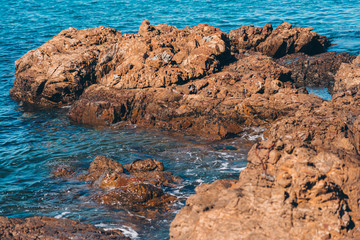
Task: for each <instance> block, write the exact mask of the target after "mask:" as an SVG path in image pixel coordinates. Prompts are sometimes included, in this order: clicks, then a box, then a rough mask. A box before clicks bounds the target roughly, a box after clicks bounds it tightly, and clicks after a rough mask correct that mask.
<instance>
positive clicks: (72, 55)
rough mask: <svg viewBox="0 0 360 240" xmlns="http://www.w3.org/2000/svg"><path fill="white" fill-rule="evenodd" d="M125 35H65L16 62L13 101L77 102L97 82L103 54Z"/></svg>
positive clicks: (94, 32)
mask: <svg viewBox="0 0 360 240" xmlns="http://www.w3.org/2000/svg"><path fill="white" fill-rule="evenodd" d="M120 35H121V33H120V32H118V31H116V30H115V29H112V28H104V27H98V28H95V29H83V30H77V29H75V28H69V29H66V30H63V31H61V32H60V33H59V34H58V35H56V36H55V37H54V38H52V39H51V40H49V41H47V42H46V43H45V44H44V45H42V46H40V47H39V48H37V49H35V50H32V51H29V52H28V53H27V54H25V55H24V56H23V57H21V58H20V59H18V60H17V61H16V62H15V78H16V80H15V83H14V87H13V88H12V89H11V91H10V94H11V96H12V97H14V98H15V99H17V100H19V101H23V102H25V103H31V104H38V105H42V106H62V105H66V104H68V103H71V102H73V101H74V100H76V99H77V98H78V97H79V96H80V95H81V94H82V92H83V91H84V89H85V88H86V87H88V86H89V85H91V84H93V83H95V82H96V74H97V73H96V70H97V69H96V68H97V64H98V61H99V58H100V57H101V54H100V53H101V52H103V51H104V50H105V49H107V48H109V47H110V46H111V45H112V44H115V43H116V42H117V41H118V38H120Z"/></svg>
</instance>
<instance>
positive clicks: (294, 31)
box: [229, 22, 329, 58]
mask: <svg viewBox="0 0 360 240" xmlns="http://www.w3.org/2000/svg"><path fill="white" fill-rule="evenodd" d="M312 30H313V28H312V27H308V28H303V27H292V25H291V24H290V23H287V22H284V23H282V24H281V25H279V26H278V27H277V28H275V29H273V28H272V26H271V25H270V24H265V25H264V27H254V26H253V25H244V26H241V27H240V28H238V29H236V30H232V31H230V33H229V38H230V39H231V40H232V42H233V45H234V46H235V47H236V48H239V49H247V50H254V51H259V52H262V53H264V54H265V55H268V56H271V57H274V58H279V57H282V56H285V55H286V54H290V53H297V52H303V53H306V54H310V55H314V54H318V53H322V52H324V51H325V49H326V48H327V47H328V46H329V41H328V40H327V38H326V37H324V36H319V35H318V34H317V33H316V32H314V31H312Z"/></svg>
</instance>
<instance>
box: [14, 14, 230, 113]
mask: <svg viewBox="0 0 360 240" xmlns="http://www.w3.org/2000/svg"><path fill="white" fill-rule="evenodd" d="M229 58H231V56H230V52H229V49H228V45H227V37H226V34H224V33H223V32H221V31H220V30H219V29H217V28H215V27H212V26H210V25H207V24H201V25H198V26H195V27H192V28H185V29H177V28H175V27H171V26H167V25H159V26H155V27H153V26H151V25H150V23H149V21H147V20H146V21H144V22H143V23H142V25H141V26H140V29H139V34H124V35H121V33H120V32H118V31H116V30H115V29H112V28H104V27H99V28H96V29H84V30H76V29H74V28H69V29H67V30H64V31H62V32H61V33H59V34H58V35H56V36H55V37H54V38H53V39H51V40H49V41H48V42H46V43H45V44H44V45H42V46H41V47H39V48H38V49H35V50H33V51H30V52H28V53H27V54H26V55H24V56H23V57H22V58H20V59H19V60H18V61H16V64H15V68H16V73H15V77H16V81H15V83H14V88H13V89H12V90H11V91H10V93H11V95H12V96H13V97H14V98H16V99H17V100H21V101H24V102H29V103H32V104H39V105H43V106H61V105H64V104H68V103H72V102H73V101H75V100H76V99H77V98H78V97H79V96H80V95H81V94H82V92H83V90H84V89H85V88H86V87H88V86H89V85H91V84H94V83H100V84H101V85H104V86H111V87H113V88H116V89H133V88H147V87H165V86H169V85H172V84H178V83H181V84H182V83H185V82H188V81H190V80H193V79H197V78H200V77H203V76H205V75H208V74H210V73H213V72H216V71H219V70H220V68H221V67H222V66H223V65H224V64H226V63H227V62H228V61H229Z"/></svg>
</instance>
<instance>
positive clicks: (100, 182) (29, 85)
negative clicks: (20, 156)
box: [11, 21, 360, 239]
mask: <svg viewBox="0 0 360 240" xmlns="http://www.w3.org/2000/svg"><path fill="white" fill-rule="evenodd" d="M328 45H329V43H328V40H327V39H326V38H325V37H322V36H319V35H317V34H316V33H315V32H314V31H312V28H300V27H294V28H293V27H292V26H291V24H288V23H283V24H281V25H280V26H278V27H277V28H276V29H272V27H271V25H265V26H264V27H263V28H256V27H254V26H242V27H241V28H239V29H237V30H234V31H231V32H230V33H229V34H226V33H223V32H221V31H220V30H219V29H217V28H215V27H212V26H209V25H206V24H200V25H198V26H195V27H191V28H189V27H187V28H184V29H177V28H175V27H172V26H169V25H164V24H160V25H158V26H151V25H150V23H149V22H148V21H144V22H143V23H142V24H141V26H140V28H139V32H138V34H121V33H120V32H118V31H116V30H114V29H110V28H97V29H90V30H76V29H68V30H64V31H63V32H61V33H60V34H59V35H57V36H55V37H54V39H52V40H50V41H49V42H47V43H45V44H44V45H43V46H41V47H40V48H38V49H37V50H34V51H31V52H29V53H28V54H26V55H25V56H24V57H22V58H21V59H19V60H18V61H17V62H16V81H15V84H14V88H13V89H12V90H11V95H12V96H13V97H15V98H16V99H18V100H21V101H24V102H29V103H34V104H40V105H42V106H62V105H64V104H70V103H73V105H72V107H71V109H70V112H69V117H70V119H71V120H72V121H74V122H77V123H82V124H86V125H95V126H97V125H110V124H117V126H121V125H124V124H128V123H129V124H136V125H137V126H140V127H151V128H159V129H163V130H171V131H178V132H181V134H186V135H197V136H202V137H206V138H212V139H221V138H227V137H232V136H236V135H237V134H239V133H241V132H242V131H244V129H246V128H247V127H249V126H262V127H264V126H265V127H267V128H268V130H267V131H266V133H265V136H266V137H267V138H268V139H267V140H265V141H262V142H260V143H257V144H255V145H254V146H253V148H252V149H251V150H250V152H249V154H248V161H249V163H248V166H247V168H246V169H245V170H244V171H243V172H241V174H240V177H239V180H220V181H216V182H215V183H212V184H204V185H202V186H200V187H198V188H197V189H196V192H197V193H196V194H195V195H194V196H191V197H190V198H189V199H188V201H187V206H186V207H185V208H184V209H182V210H181V211H180V212H179V214H178V215H177V216H176V218H175V220H174V221H173V223H172V226H171V229H170V236H171V238H172V239H314V238H315V239H329V238H333V239H341V238H344V239H348V238H359V237H360V234H359V231H358V230H357V229H358V225H359V224H360V217H359V207H358V204H359V201H360V200H359V199H360V196H358V193H359V187H360V185H359V182H360V181H359V179H358V178H359V177H358V176H360V175H359V173H360V172H359V170H360V168H359V166H360V165H359V160H360V159H359V151H360V135H359V130H360V120H359V117H358V116H359V115H360V111H359V109H360V108H359V94H358V93H357V90H358V85H359V77H358V70H359V69H358V68H359V65H360V64H359V57H357V58H356V59H355V60H354V61H352V59H353V57H352V56H350V55H347V54H338V55H337V54H335V53H324V54H321V55H315V56H313V55H314V54H317V53H321V52H324V50H325V49H326V47H327V46H328ZM288 54H292V55H288ZM308 55H311V56H308ZM274 58H278V59H277V60H274ZM351 62H352V63H351ZM339 66H340V67H339ZM338 69H339V70H338ZM336 71H337V73H336V76H335V77H334V74H335V72H336ZM333 81H335V83H334V90H333V91H334V94H333V100H332V101H324V100H322V99H321V98H319V97H316V96H314V95H309V94H307V91H306V90H305V89H304V88H299V87H300V86H305V85H306V86H307V85H309V84H310V83H311V84H314V85H316V86H327V87H328V86H330V87H331V86H332V82H333ZM54 176H73V173H71V172H70V171H68V170H67V169H66V168H60V169H58V171H55V172H54ZM81 179H82V180H84V181H88V182H89V183H90V184H91V186H92V187H93V188H94V189H96V190H97V194H96V196H94V198H95V200H97V201H98V202H99V203H100V204H107V205H111V206H114V207H126V208H132V209H140V208H144V207H145V208H148V207H155V206H156V207H158V206H169V203H171V202H172V201H174V200H175V198H174V197H173V196H170V195H168V194H166V193H164V191H163V190H162V189H161V187H162V186H168V187H172V186H174V185H176V184H177V183H178V182H179V181H180V179H178V178H177V177H175V176H173V175H172V174H171V173H169V172H166V171H164V166H163V165H162V163H160V162H158V161H156V160H154V159H146V160H137V161H135V162H133V163H132V164H130V165H125V166H123V165H122V164H120V163H118V162H117V161H115V160H113V159H109V158H107V157H104V156H98V157H97V158H96V159H95V160H94V161H93V162H92V164H91V165H90V168H89V170H88V172H87V173H86V174H85V175H83V176H82V177H81Z"/></svg>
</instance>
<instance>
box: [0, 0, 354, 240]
mask: <svg viewBox="0 0 360 240" xmlns="http://www.w3.org/2000/svg"><path fill="white" fill-rule="evenodd" d="M1 6H2V9H1V12H0V63H1V64H0V81H1V84H0V104H1V105H0V215H3V216H10V217H27V216H33V215H46V216H52V217H57V218H70V219H74V220H80V221H82V222H87V223H91V224H94V225H97V226H99V227H102V228H104V229H121V230H123V231H124V233H126V234H127V235H128V236H131V237H132V238H135V239H167V238H168V229H169V226H170V222H171V220H172V219H173V218H174V216H175V214H176V212H177V211H178V210H179V209H180V208H181V207H183V206H184V203H185V200H186V198H187V197H188V196H189V195H190V194H193V193H194V188H195V187H196V186H198V185H200V184H201V183H206V182H213V181H215V180H217V179H224V178H238V176H239V172H240V171H241V170H242V169H243V168H244V167H245V166H246V154H247V151H248V149H249V147H250V146H251V144H252V143H253V142H254V141H256V140H259V139H261V137H262V136H261V132H262V131H263V129H255V133H254V134H252V135H250V136H247V135H243V136H240V137H239V138H237V139H232V140H224V141H206V140H202V139H198V138H196V137H178V136H172V135H170V134H165V133H162V132H158V131H153V130H152V131H151V130H145V129H138V128H136V126H134V127H133V128H129V129H127V130H117V129H116V128H112V127H109V128H103V129H95V128H85V127H83V126H79V125H73V124H71V123H70V122H69V120H68V119H67V117H66V113H67V111H68V109H57V110H47V111H45V110H35V109H25V108H23V107H21V106H19V105H18V104H17V103H16V102H15V101H13V100H12V99H11V98H10V96H9V90H10V88H11V87H12V85H13V82H14V71H15V70H14V62H15V60H16V59H18V58H20V57H21V56H22V55H24V54H25V53H26V52H28V51H29V50H31V49H34V48H37V47H39V46H41V45H42V44H43V43H44V42H46V41H47V40H49V39H50V38H51V37H52V36H54V35H56V34H57V33H59V32H60V31H61V30H63V29H65V28H69V27H75V28H78V29H82V28H93V27H98V26H109V27H113V28H116V29H118V30H121V31H122V32H123V33H136V32H137V30H138V27H139V25H140V24H141V22H142V21H143V20H144V19H149V20H150V22H151V24H152V25H156V24H160V23H166V24H170V25H174V26H176V27H179V28H183V27H186V26H194V25H197V24H200V23H208V24H211V25H214V26H216V27H219V28H220V29H221V30H222V31H225V32H228V31H230V30H231V29H236V28H238V27H240V26H241V25H243V24H253V25H255V26H263V25H264V24H265V23H271V24H273V26H274V27H276V26H277V25H279V24H281V23H282V22H283V21H288V22H290V23H292V24H293V25H294V26H303V27H307V26H312V27H313V28H314V30H315V31H317V32H318V33H319V34H322V35H326V36H327V37H328V38H329V39H330V40H331V41H332V42H333V44H335V45H334V46H332V47H331V48H330V49H329V50H332V51H339V52H342V51H347V52H350V53H353V54H358V52H359V51H360V11H359V10H360V3H359V1H355V0H346V1H343V0H322V1H314V0H311V1H310V0H303V1H295V0H254V1H229V0H222V1H206V0H200V1H189V0H184V1H179V0H178V1H176V0H174V1H165V0H158V1H154V0H149V1H138V0H132V1H115V0H106V1H105V0H104V1H98V0H88V1H87V0H77V1H64V0H47V1H44V0H36V1H35V0H17V1H15V0H7V1H6V0H2V1H1ZM310 93H315V94H318V95H321V96H322V97H323V98H324V99H327V100H328V99H330V96H329V95H328V94H326V90H324V89H320V90H316V89H315V90H310ZM256 131H257V132H258V134H257V133H256ZM99 154H103V155H107V156H109V157H112V158H114V159H116V160H118V161H120V162H121V163H130V162H132V161H133V160H135V159H138V158H140V159H144V158H148V157H151V158H156V159H158V160H160V161H163V162H164V165H165V168H166V169H167V170H169V171H171V172H173V173H174V174H175V175H178V176H181V177H182V178H183V179H184V183H183V184H181V185H179V186H178V187H177V188H174V189H170V188H168V189H165V190H166V192H167V193H170V194H173V195H176V196H177V197H178V198H179V201H178V202H177V203H176V204H175V205H174V206H173V210H172V211H163V212H160V213H159V214H155V215H154V214H153V213H151V212H134V211H129V210H126V209H112V208H107V207H103V206H99V205H98V204H96V203H95V202H94V201H93V200H92V198H91V194H92V190H91V189H90V188H89V186H88V185H87V184H86V183H83V182H80V181H78V180H76V179H75V178H74V179H70V180H64V179H59V178H53V177H52V176H51V172H52V171H54V169H56V168H57V166H59V165H69V166H71V167H73V168H76V169H79V171H83V170H85V169H86V168H88V167H89V164H90V162H91V161H92V160H93V159H94V158H95V156H96V155H99Z"/></svg>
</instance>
